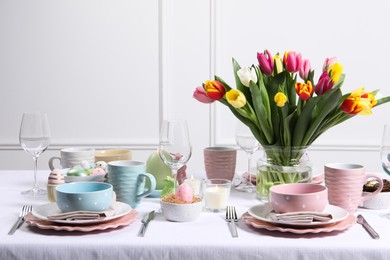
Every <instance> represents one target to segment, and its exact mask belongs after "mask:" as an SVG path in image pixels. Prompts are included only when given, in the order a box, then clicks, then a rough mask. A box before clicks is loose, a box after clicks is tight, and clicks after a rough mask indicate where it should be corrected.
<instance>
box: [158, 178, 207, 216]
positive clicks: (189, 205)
mask: <svg viewBox="0 0 390 260" xmlns="http://www.w3.org/2000/svg"><path fill="white" fill-rule="evenodd" d="M160 204H161V210H162V213H163V215H164V217H165V219H166V220H169V221H174V222H190V221H195V220H196V219H197V218H198V217H199V215H200V213H201V212H202V209H203V201H202V199H201V198H199V197H196V196H194V195H193V192H192V188H191V186H190V185H189V184H187V183H183V184H181V185H180V186H179V187H178V189H177V191H176V193H175V194H168V195H166V196H164V197H163V198H162V199H161V202H160Z"/></svg>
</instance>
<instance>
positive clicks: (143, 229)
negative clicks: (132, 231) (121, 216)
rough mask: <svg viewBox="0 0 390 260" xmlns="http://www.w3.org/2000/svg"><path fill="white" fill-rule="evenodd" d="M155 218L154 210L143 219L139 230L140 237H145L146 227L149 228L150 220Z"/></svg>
mask: <svg viewBox="0 0 390 260" xmlns="http://www.w3.org/2000/svg"><path fill="white" fill-rule="evenodd" d="M153 218H154V210H153V211H151V212H149V213H148V214H146V215H145V216H144V217H143V219H142V220H141V222H142V226H141V229H140V230H139V232H138V236H139V237H143V236H144V235H145V232H146V229H147V228H148V225H149V222H150V221H151V220H152V219H153Z"/></svg>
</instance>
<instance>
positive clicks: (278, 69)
mask: <svg viewBox="0 0 390 260" xmlns="http://www.w3.org/2000/svg"><path fill="white" fill-rule="evenodd" d="M274 66H275V68H276V74H279V73H280V72H282V71H283V61H282V58H280V56H279V55H275V56H274ZM273 73H274V72H272V74H273Z"/></svg>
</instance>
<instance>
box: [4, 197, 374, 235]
mask: <svg viewBox="0 0 390 260" xmlns="http://www.w3.org/2000/svg"><path fill="white" fill-rule="evenodd" d="M31 211H32V205H23V207H22V209H21V211H20V213H19V216H18V219H17V221H16V222H15V224H14V225H13V226H12V228H11V230H10V231H9V232H8V235H13V234H14V233H15V231H16V230H17V229H18V228H19V227H20V226H21V225H22V224H23V222H24V221H25V219H26V216H27V214H28V213H30V212H31ZM154 216H155V211H154V210H153V211H150V212H149V213H147V214H145V216H144V217H143V218H142V220H141V222H142V226H141V228H140V230H139V232H138V236H139V237H144V236H145V232H146V230H147V228H148V225H149V223H150V221H151V220H153V219H154ZM225 219H226V222H227V223H228V225H229V230H230V233H231V235H232V237H238V233H237V226H236V223H237V222H238V217H237V212H236V208H235V207H234V206H227V207H226V215H225ZM357 223H359V224H361V225H362V226H363V227H364V228H365V230H366V231H367V232H368V233H369V234H370V235H371V237H372V238H373V239H379V238H380V236H379V234H378V233H377V232H376V231H375V230H374V229H373V228H372V227H371V226H370V225H369V224H368V223H367V221H366V219H365V218H364V217H363V216H362V215H361V214H359V215H358V216H357Z"/></svg>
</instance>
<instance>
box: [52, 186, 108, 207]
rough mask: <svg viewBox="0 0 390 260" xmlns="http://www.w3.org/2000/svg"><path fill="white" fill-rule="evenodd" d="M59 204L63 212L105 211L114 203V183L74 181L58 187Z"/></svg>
mask: <svg viewBox="0 0 390 260" xmlns="http://www.w3.org/2000/svg"><path fill="white" fill-rule="evenodd" d="M56 196H57V206H58V207H59V208H60V210H61V211H62V212H70V211H105V210H107V209H108V208H109V207H110V206H111V204H112V199H113V198H112V196H113V191H112V185H111V184H109V183H104V182H74V183H66V184H62V185H58V186H57V187H56Z"/></svg>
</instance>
